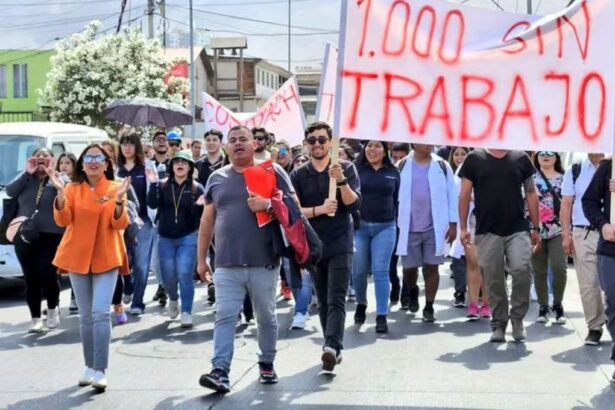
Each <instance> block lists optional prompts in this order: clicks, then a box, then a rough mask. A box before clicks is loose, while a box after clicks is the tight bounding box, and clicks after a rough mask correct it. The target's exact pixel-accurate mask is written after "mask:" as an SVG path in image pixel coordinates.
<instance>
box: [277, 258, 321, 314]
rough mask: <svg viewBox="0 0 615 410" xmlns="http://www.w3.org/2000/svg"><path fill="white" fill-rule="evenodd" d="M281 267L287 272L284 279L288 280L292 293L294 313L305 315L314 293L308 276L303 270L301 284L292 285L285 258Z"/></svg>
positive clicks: (288, 265)
mask: <svg viewBox="0 0 615 410" xmlns="http://www.w3.org/2000/svg"><path fill="white" fill-rule="evenodd" d="M282 265H283V266H284V270H285V271H286V272H289V273H288V274H287V275H286V279H287V280H288V286H290V289H291V290H292V292H293V298H295V313H301V314H302V315H306V314H307V311H308V307H309V305H310V300H311V299H312V294H313V293H314V288H313V286H312V280H311V278H310V274H309V273H308V271H307V270H303V272H302V275H301V283H300V284H299V283H293V280H292V279H293V275H291V274H290V269H291V268H290V263H289V261H288V259H287V258H282Z"/></svg>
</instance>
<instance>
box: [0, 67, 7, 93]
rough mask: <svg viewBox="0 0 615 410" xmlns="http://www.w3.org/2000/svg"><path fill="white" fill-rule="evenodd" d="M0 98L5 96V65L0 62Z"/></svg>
mask: <svg viewBox="0 0 615 410" xmlns="http://www.w3.org/2000/svg"><path fill="white" fill-rule="evenodd" d="M0 98H6V65H4V64H0Z"/></svg>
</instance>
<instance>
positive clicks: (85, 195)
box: [53, 177, 129, 274]
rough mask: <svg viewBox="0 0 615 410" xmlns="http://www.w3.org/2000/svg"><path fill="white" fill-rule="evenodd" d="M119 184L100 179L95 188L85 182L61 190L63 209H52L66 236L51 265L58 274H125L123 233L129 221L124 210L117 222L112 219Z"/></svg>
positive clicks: (126, 269) (126, 268)
mask: <svg viewBox="0 0 615 410" xmlns="http://www.w3.org/2000/svg"><path fill="white" fill-rule="evenodd" d="M119 185H120V183H119V182H115V181H109V180H108V179H106V178H104V177H103V178H102V179H101V180H100V181H98V182H97V183H96V185H95V186H94V187H90V185H89V184H88V183H86V182H84V183H81V184H69V185H67V186H66V188H64V197H65V198H66V200H65V204H64V208H62V210H61V211H60V210H58V208H57V204H56V205H55V206H54V208H53V218H54V220H55V222H56V224H57V225H58V226H60V227H65V228H66V232H65V233H64V236H63V237H62V242H60V246H59V247H58V251H57V252H56V256H55V258H54V260H53V264H54V265H55V266H57V267H58V269H59V270H60V272H64V273H65V272H71V273H82V274H89V273H104V272H107V271H110V270H112V269H115V268H119V269H120V273H121V274H126V273H128V263H127V262H128V258H127V254H126V245H125V244H124V238H123V230H124V229H126V227H128V224H129V219H128V213H127V212H126V207H125V206H124V208H123V210H122V214H121V215H120V218H119V219H115V218H114V217H113V213H114V211H115V196H116V193H117V189H118V188H119Z"/></svg>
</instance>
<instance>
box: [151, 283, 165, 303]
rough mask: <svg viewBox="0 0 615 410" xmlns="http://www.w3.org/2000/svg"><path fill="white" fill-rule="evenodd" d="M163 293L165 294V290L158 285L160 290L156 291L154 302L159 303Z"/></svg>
mask: <svg viewBox="0 0 615 410" xmlns="http://www.w3.org/2000/svg"><path fill="white" fill-rule="evenodd" d="M161 293H165V291H164V288H163V287H162V286H161V285H158V289H156V293H154V297H153V298H152V301H154V302H158V300H159V299H160V294H161Z"/></svg>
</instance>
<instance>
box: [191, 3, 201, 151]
mask: <svg viewBox="0 0 615 410" xmlns="http://www.w3.org/2000/svg"><path fill="white" fill-rule="evenodd" d="M192 12H193V10H192V0H190V114H191V115H192V124H190V137H191V138H192V139H193V140H194V139H196V135H195V130H194V118H195V117H196V105H195V104H196V103H195V101H196V96H195V93H196V84H195V83H194V16H193V14H192ZM203 109H205V107H203Z"/></svg>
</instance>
